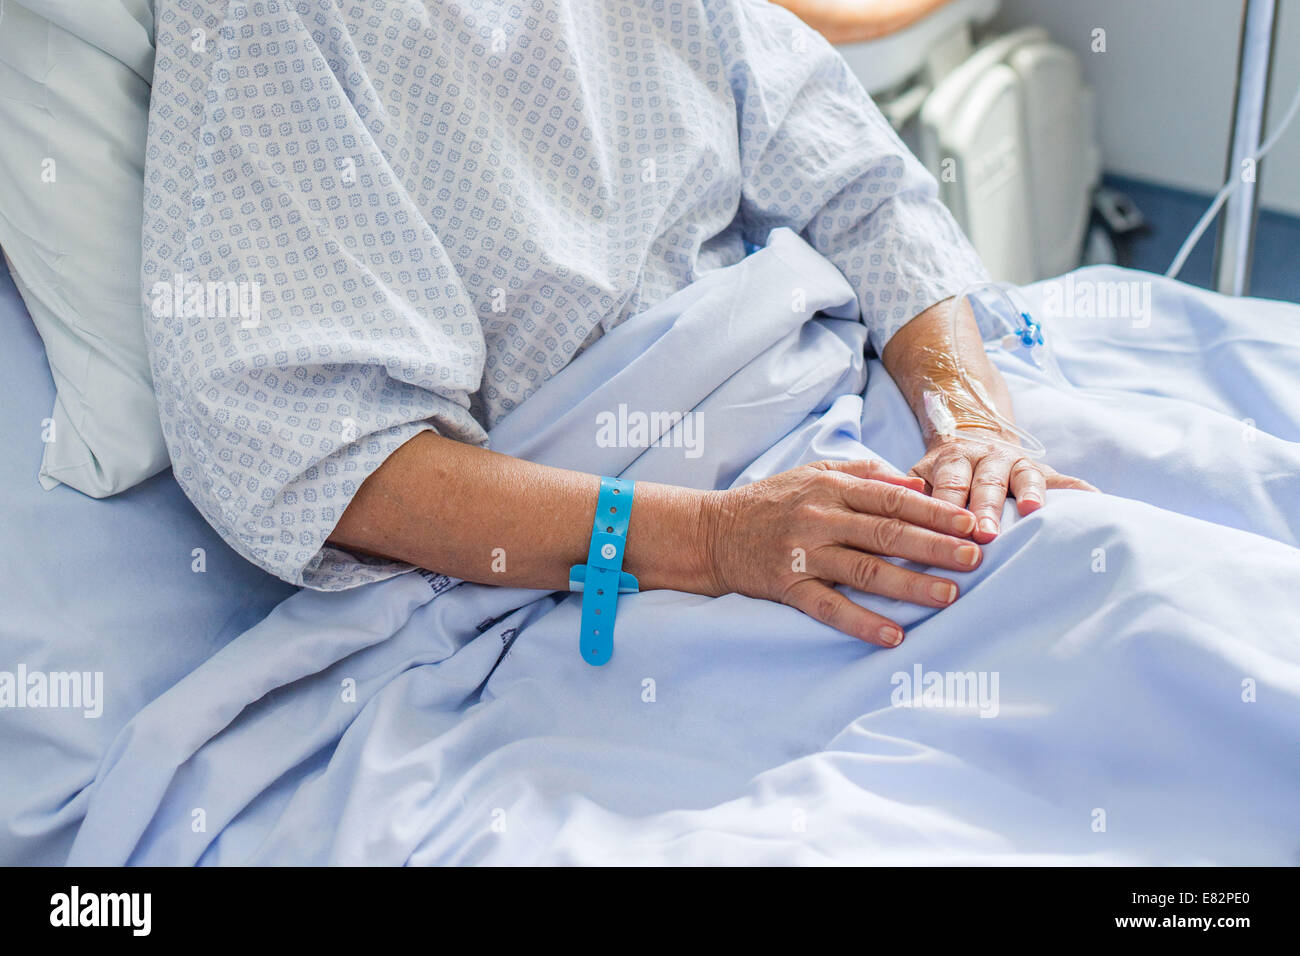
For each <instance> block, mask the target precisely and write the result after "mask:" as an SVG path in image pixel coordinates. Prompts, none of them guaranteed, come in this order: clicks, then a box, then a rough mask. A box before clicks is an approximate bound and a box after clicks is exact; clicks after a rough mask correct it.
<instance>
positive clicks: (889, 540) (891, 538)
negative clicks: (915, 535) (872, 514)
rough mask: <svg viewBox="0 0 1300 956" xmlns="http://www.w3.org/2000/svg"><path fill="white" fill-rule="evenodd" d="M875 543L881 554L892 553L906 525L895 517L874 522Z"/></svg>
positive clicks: (905, 529) (900, 539) (896, 547)
mask: <svg viewBox="0 0 1300 956" xmlns="http://www.w3.org/2000/svg"><path fill="white" fill-rule="evenodd" d="M875 531H876V534H875V543H876V545H877V548H878V550H879V551H880V552H881V553H883V554H893V553H894V552H895V551H896V550H897V549H898V545H899V543H900V542H901V541H902V538H903V534H904V532H906V531H907V525H906V524H904V523H903V522H902V521H899V520H898V519H897V518H887V519H885V520H883V521H879V522H877V523H876V529H875Z"/></svg>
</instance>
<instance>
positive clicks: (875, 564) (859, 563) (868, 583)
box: [849, 554, 881, 591]
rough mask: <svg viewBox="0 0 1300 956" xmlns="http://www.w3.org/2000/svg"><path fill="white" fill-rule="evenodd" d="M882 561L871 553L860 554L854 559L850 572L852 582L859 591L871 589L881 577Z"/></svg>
mask: <svg viewBox="0 0 1300 956" xmlns="http://www.w3.org/2000/svg"><path fill="white" fill-rule="evenodd" d="M880 566H881V561H880V560H879V559H877V558H873V557H871V555H869V554H860V555H857V556H856V557H855V558H854V559H853V563H852V566H851V567H850V570H849V574H850V575H851V576H852V578H853V580H852V581H851V582H849V583H851V584H852V585H853V586H854V587H855V588H857V589H858V590H859V591H870V590H872V589H873V588H874V586H875V584H876V582H877V580H879V578H880Z"/></svg>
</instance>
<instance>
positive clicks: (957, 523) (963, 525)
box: [952, 514, 975, 534]
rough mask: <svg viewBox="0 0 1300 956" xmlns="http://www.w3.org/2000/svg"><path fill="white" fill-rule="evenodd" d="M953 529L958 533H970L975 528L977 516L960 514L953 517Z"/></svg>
mask: <svg viewBox="0 0 1300 956" xmlns="http://www.w3.org/2000/svg"><path fill="white" fill-rule="evenodd" d="M952 530H954V531H956V532H957V533H958V534H970V533H971V532H972V531H974V530H975V516H974V515H969V514H960V515H957V517H955V518H953V519H952Z"/></svg>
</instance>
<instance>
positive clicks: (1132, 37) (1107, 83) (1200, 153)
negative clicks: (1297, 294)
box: [996, 0, 1300, 215]
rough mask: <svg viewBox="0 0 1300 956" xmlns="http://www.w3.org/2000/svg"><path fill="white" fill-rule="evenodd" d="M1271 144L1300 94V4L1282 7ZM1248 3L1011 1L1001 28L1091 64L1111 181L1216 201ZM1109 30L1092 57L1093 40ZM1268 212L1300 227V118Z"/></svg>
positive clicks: (1271, 163) (1268, 190)
mask: <svg viewBox="0 0 1300 956" xmlns="http://www.w3.org/2000/svg"><path fill="white" fill-rule="evenodd" d="M1280 5H1281V13H1280V14H1279V16H1278V37H1277V46H1276V49H1275V52H1274V58H1273V64H1274V66H1273V87H1272V95H1271V97H1270V104H1269V111H1268V117H1267V121H1266V129H1265V135H1268V134H1270V133H1271V132H1272V130H1273V129H1276V125H1277V123H1279V122H1280V121H1281V119H1282V117H1283V115H1284V113H1285V111H1286V108H1287V106H1288V105H1289V104H1290V102H1291V98H1292V96H1294V94H1295V91H1296V88H1297V86H1300V0H1280ZM1241 11H1242V3H1241V0H1002V11H1001V12H1000V13H999V15H998V20H997V21H996V25H997V26H998V27H999V28H1002V29H1006V28H1010V27H1016V26H1024V25H1027V24H1030V23H1034V24H1038V25H1040V26H1043V27H1045V28H1047V30H1048V31H1049V32H1050V33H1051V34H1052V37H1053V39H1055V40H1056V41H1057V42H1059V43H1061V44H1063V45H1065V46H1067V47H1069V48H1070V49H1072V50H1074V51H1075V52H1076V53H1077V54H1078V55H1079V57H1080V59H1081V61H1082V63H1083V67H1084V71H1085V73H1086V74H1087V77H1088V83H1089V85H1090V86H1091V87H1092V89H1093V91H1094V93H1095V95H1096V98H1097V122H1098V135H1099V137H1100V139H1101V151H1102V162H1103V165H1104V167H1105V169H1106V170H1107V171H1108V172H1113V173H1117V174H1120V175H1124V176H1132V177H1133V178H1136V179H1145V180H1150V181H1152V182H1157V183H1160V184H1162V185H1167V186H1173V187H1177V188H1180V189H1188V190H1192V191H1195V192H1201V193H1213V192H1215V191H1216V190H1217V189H1218V188H1219V186H1220V185H1221V184H1222V182H1223V178H1224V175H1225V162H1226V156H1227V144H1228V127H1229V125H1230V124H1231V122H1232V99H1233V92H1234V89H1235V80H1236V69H1237V45H1238V40H1239V37H1240V25H1241ZM1097 27H1102V28H1104V29H1105V30H1106V52H1105V53H1093V52H1092V50H1091V45H1092V31H1093V30H1094V29H1095V28H1097ZM1260 183H1261V186H1262V194H1261V203H1262V205H1263V206H1265V207H1266V208H1270V209H1275V210H1278V211H1282V212H1289V213H1292V214H1297V215H1300V117H1297V119H1296V120H1295V121H1293V122H1292V124H1291V128H1290V129H1289V130H1287V132H1286V135H1285V136H1284V138H1283V139H1282V141H1281V142H1279V143H1278V144H1277V146H1275V147H1274V148H1273V152H1272V153H1270V154H1269V157H1268V159H1266V160H1265V161H1264V163H1263V164H1262V165H1261V166H1260Z"/></svg>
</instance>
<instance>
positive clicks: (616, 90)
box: [142, 0, 984, 590]
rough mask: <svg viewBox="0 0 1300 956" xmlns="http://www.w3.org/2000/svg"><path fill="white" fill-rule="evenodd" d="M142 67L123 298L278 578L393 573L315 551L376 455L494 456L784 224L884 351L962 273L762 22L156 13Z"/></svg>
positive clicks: (486, 10)
mask: <svg viewBox="0 0 1300 956" xmlns="http://www.w3.org/2000/svg"><path fill="white" fill-rule="evenodd" d="M156 45H157V60H156V64H155V76H154V86H153V96H152V101H151V104H150V115H149V132H148V149H147V159H146V172H145V219H144V231H143V250H144V256H143V262H144V265H143V273H142V279H143V283H142V285H143V291H144V297H145V305H146V309H145V312H146V319H145V321H146V327H147V333H148V339H149V345H150V352H151V357H152V370H153V376H154V384H155V389H156V392H157V396H158V401H159V408H160V412H161V416H162V422H163V429H164V434H165V436H166V439H167V445H168V449H169V452H170V454H171V458H172V462H173V465H174V473H175V476H176V479H177V481H178V482H179V483H180V485H181V486H182V488H184V490H185V492H186V494H187V495H188V496H189V497H190V499H191V500H192V501H193V502H194V504H195V505H196V506H197V507H198V508H199V510H200V511H201V512H202V514H203V515H204V517H205V518H206V519H207V520H208V522H209V523H211V524H212V525H213V527H214V528H216V530H217V531H218V532H219V533H220V534H221V535H222V536H223V538H225V540H226V541H228V542H229V543H230V544H231V546H232V547H234V548H235V549H236V550H237V551H238V552H239V553H240V554H242V555H243V556H245V557H246V558H248V559H249V560H251V561H253V562H255V563H257V564H259V565H261V566H262V567H264V568H266V569H267V570H268V571H271V572H272V573H274V574H276V575H278V576H280V577H282V578H284V579H285V580H287V581H290V582H293V583H296V584H301V585H306V586H309V587H313V588H319V589H325V590H334V589H341V588H346V587H351V586H355V585H357V584H361V583H364V582H367V581H372V580H377V579H381V578H385V577H389V576H391V575H393V574H396V573H399V572H401V571H403V570H407V569H408V567H407V566H406V565H402V564H398V563H394V562H389V561H380V560H378V559H372V558H367V557H363V556H356V555H352V554H350V553H348V552H346V551H344V550H341V549H338V548H335V547H332V546H330V545H329V544H327V539H328V537H329V535H330V534H331V532H332V531H333V529H334V527H335V525H336V524H337V522H338V520H339V518H340V517H341V515H342V514H343V511H344V509H345V508H346V507H347V505H348V502H349V501H350V499H351V498H352V496H353V495H354V494H355V492H356V491H357V489H358V488H359V487H360V485H361V483H362V482H363V481H364V480H365V478H366V477H367V476H368V475H370V474H371V473H372V472H373V471H374V470H375V469H377V468H378V467H379V466H380V465H381V464H382V463H383V461H384V459H385V458H386V457H387V456H388V455H390V454H391V453H392V452H393V451H395V450H396V449H397V448H399V447H400V446H401V445H402V444H404V443H405V442H406V441H408V440H409V439H410V438H412V437H413V436H414V435H416V434H418V433H419V432H421V431H424V430H428V429H433V430H436V431H437V432H438V433H440V434H442V435H446V436H448V437H450V438H454V439H457V440H460V441H464V442H469V443H474V444H479V445H483V444H486V443H487V431H488V430H489V429H490V428H492V427H493V426H494V425H495V424H496V423H497V422H499V421H500V420H502V419H503V418H504V417H505V416H506V415H508V414H509V413H510V411H511V410H512V409H513V408H515V407H517V406H518V405H519V404H520V403H522V402H524V401H525V400H526V399H527V398H528V397H529V395H531V394H532V393H533V392H534V391H536V389H537V388H538V387H539V386H540V385H541V384H542V383H543V382H545V381H546V380H547V379H548V378H549V377H551V376H553V375H555V374H556V373H557V372H558V371H560V370H561V369H562V368H563V367H564V366H565V365H566V364H567V363H568V362H570V361H571V360H572V359H573V358H574V356H575V355H576V354H577V353H578V352H579V351H580V350H581V349H582V348H584V347H585V346H586V345H588V344H589V343H590V342H591V341H592V340H593V339H594V338H595V337H597V336H598V335H600V334H601V333H602V331H608V330H609V329H612V328H613V327H615V326H617V325H618V324H619V323H621V322H624V321H626V320H627V319H628V318H630V317H632V316H634V315H636V314H637V313H638V312H639V311H642V310H644V309H646V308H648V307H649V306H652V305H654V304H655V303H657V302H659V301H662V300H663V299H664V298H666V297H667V296H669V295H671V294H672V293H674V292H676V291H678V290H680V289H682V288H684V287H685V286H687V285H689V284H690V283H691V282H693V281H694V280H695V279H696V278H698V277H700V276H701V275H703V274H705V273H707V272H709V271H710V270H713V269H717V268H719V267H722V266H726V265H730V264H732V263H734V262H736V261H737V260H739V259H740V258H742V257H743V256H744V254H745V244H746V243H747V242H749V243H753V244H756V245H762V244H763V243H764V240H765V239H766V237H767V235H768V233H769V232H770V231H771V230H772V229H773V228H775V227H778V226H787V227H790V228H791V229H794V230H795V231H797V232H800V233H801V234H802V235H803V236H804V237H805V238H806V239H807V240H808V241H809V242H810V243H811V244H812V245H813V246H814V248H816V249H817V250H819V251H820V252H821V253H823V254H824V255H826V256H827V257H828V258H829V259H830V260H831V261H832V262H834V263H835V265H836V266H838V267H839V269H840V270H841V271H842V272H843V273H844V274H845V276H846V277H847V278H848V279H849V281H850V282H851V284H852V286H853V288H854V289H855V291H856V293H857V296H858V299H859V303H860V305H861V309H862V313H863V320H864V321H865V323H866V324H867V326H868V328H869V330H870V337H871V341H872V343H873V344H874V346H875V348H876V349H877V350H879V349H881V348H883V346H884V344H885V343H886V342H887V341H888V340H889V338H890V336H891V335H893V334H894V333H895V332H896V331H897V330H898V329H899V328H900V327H901V326H902V325H903V324H904V323H905V322H907V321H908V320H909V319H910V318H911V317H913V316H914V315H916V314H917V313H919V312H921V311H923V310H924V309H925V308H927V307H928V306H930V305H932V304H934V303H935V302H938V301H940V300H942V299H945V298H948V297H949V296H952V295H954V294H956V293H957V292H959V291H960V290H961V289H962V288H963V287H965V286H966V285H967V284H969V283H970V282H972V281H976V280H979V279H982V278H984V273H983V269H982V267H981V265H980V263H979V261H978V258H977V257H976V256H975V254H974V253H973V251H972V250H971V248H970V246H969V245H968V243H967V242H966V240H965V239H964V237H963V236H962V235H961V232H960V230H959V229H958V228H957V226H956V225H955V223H954V222H953V220H952V219H951V217H950V216H949V215H948V213H947V212H946V211H945V209H944V208H943V206H942V205H941V204H940V203H939V201H938V200H937V198H936V187H935V183H934V180H933V178H932V177H931V176H930V175H929V174H928V173H927V172H926V171H925V170H924V169H923V168H922V167H921V165H920V164H919V163H918V162H917V161H916V160H915V159H914V158H913V157H912V156H911V155H910V154H909V153H908V151H907V150H906V148H905V147H904V146H903V145H902V144H901V143H900V142H899V140H898V138H897V137H896V136H895V134H894V133H893V131H892V130H891V129H890V128H889V126H888V124H887V123H886V122H885V120H884V119H883V118H882V117H881V115H880V113H879V112H878V111H877V110H876V109H875V107H874V106H873V105H872V104H871V102H870V100H869V99H868V97H867V95H866V94H865V93H864V92H863V90H862V88H861V86H860V85H859V84H858V82H857V81H856V80H855V79H854V78H853V76H852V74H851V73H850V72H849V70H848V69H847V67H846V66H845V64H844V62H843V61H842V59H841V58H840V57H839V56H838V54H836V53H835V52H834V51H833V50H832V49H831V47H830V46H828V45H827V44H826V43H825V42H824V41H823V40H822V39H821V38H820V37H819V36H817V35H816V34H815V33H814V32H813V31H811V30H810V29H808V28H807V27H805V26H804V25H803V24H801V23H800V22H799V21H798V20H797V19H796V18H794V17H793V16H792V15H790V14H789V13H787V12H786V11H784V10H781V9H779V8H777V7H774V6H772V5H769V4H767V3H765V2H752V0H700V2H661V3H653V2H647V3H627V4H609V3H605V2H603V0H592V2H564V0H529V2H523V0H517V2H513V3H494V2H487V0H465V2H463V3H460V4H452V3H436V2H431V0H426V2H419V0H365V2H362V0H310V2H308V0H299V2H290V0H257V2H241V0H157V6H156ZM187 283H188V284H189V285H187ZM207 283H232V284H233V285H232V286H230V287H229V288H231V289H238V290H241V291H243V292H244V293H245V299H244V301H249V302H251V301H252V300H253V298H255V299H256V302H257V305H258V307H257V308H256V309H245V310H243V311H240V310H238V309H236V308H234V307H233V306H230V307H227V306H226V304H225V303H221V304H220V305H218V304H217V300H215V299H214V298H213V297H212V296H210V295H209V296H207V297H205V296H204V295H203V294H202V290H203V289H204V288H205V287H206V286H205V284H207ZM196 284H197V285H196ZM171 288H174V289H176V290H177V292H178V294H177V295H175V296H172V295H169V294H167V291H166V290H167V289H171ZM186 289H195V290H197V292H198V293H199V294H196V295H189V294H187V293H186V292H185V291H184V290H186ZM239 301H241V300H240V299H239V298H238V296H232V297H231V302H233V303H238V302H239ZM742 318H743V317H742ZM431 533H434V534H436V529H434V530H433V531H432V532H431Z"/></svg>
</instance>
